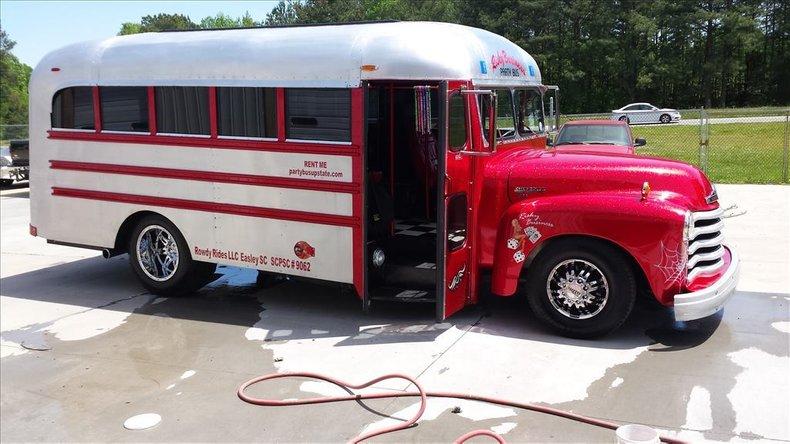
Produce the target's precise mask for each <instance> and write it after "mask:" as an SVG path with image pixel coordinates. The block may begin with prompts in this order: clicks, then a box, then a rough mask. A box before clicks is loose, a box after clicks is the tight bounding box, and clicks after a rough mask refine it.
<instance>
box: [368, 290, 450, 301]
mask: <svg viewBox="0 0 790 444" xmlns="http://www.w3.org/2000/svg"><path fill="white" fill-rule="evenodd" d="M370 299H371V300H374V301H397V302H420V303H431V304H433V303H435V302H436V295H435V294H434V292H433V291H426V290H408V289H403V288H394V287H379V288H376V289H374V290H372V291H371V292H370Z"/></svg>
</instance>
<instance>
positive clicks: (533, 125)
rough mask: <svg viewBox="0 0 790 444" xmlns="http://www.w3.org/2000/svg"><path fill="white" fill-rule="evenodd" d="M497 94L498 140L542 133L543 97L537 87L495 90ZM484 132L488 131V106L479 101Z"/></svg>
mask: <svg viewBox="0 0 790 444" xmlns="http://www.w3.org/2000/svg"><path fill="white" fill-rule="evenodd" d="M494 91H495V92H496V95H497V107H496V108H497V109H496V113H497V119H496V122H497V125H496V130H497V140H507V139H512V138H515V137H516V136H529V135H532V134H538V133H542V132H543V129H544V126H543V99H542V97H541V95H540V92H538V90H536V89H517V90H511V89H505V88H499V89H495V90H494ZM479 106H480V111H481V118H480V121H481V122H482V124H483V131H484V133H486V134H487V133H488V118H487V117H488V106H487V103H486V102H485V101H483V100H480V102H479Z"/></svg>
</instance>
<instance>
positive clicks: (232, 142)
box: [48, 130, 360, 157]
mask: <svg viewBox="0 0 790 444" xmlns="http://www.w3.org/2000/svg"><path fill="white" fill-rule="evenodd" d="M48 133H49V138H50V139H58V140H81V141H86V142H115V143H140V144H146V145H161V146H176V147H185V148H217V149H228V150H248V151H271V152H285V153H296V154H329V155H335V156H351V157H356V156H359V155H360V151H359V146H358V145H344V144H336V143H332V144H317V143H303V142H279V141H261V140H238V139H222V138H218V139H212V138H210V137H205V138H203V137H179V136H164V135H161V134H156V135H150V134H148V133H140V134H113V133H105V132H97V133H85V132H75V131H58V130H49V131H48Z"/></svg>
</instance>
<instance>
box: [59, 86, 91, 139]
mask: <svg viewBox="0 0 790 444" xmlns="http://www.w3.org/2000/svg"><path fill="white" fill-rule="evenodd" d="M50 118H51V119H52V122H51V123H52V128H66V129H95V125H94V120H93V88H92V87H90V86H74V87H71V88H65V89H61V90H60V91H58V92H57V93H55V97H53V98H52V114H51V115H50Z"/></svg>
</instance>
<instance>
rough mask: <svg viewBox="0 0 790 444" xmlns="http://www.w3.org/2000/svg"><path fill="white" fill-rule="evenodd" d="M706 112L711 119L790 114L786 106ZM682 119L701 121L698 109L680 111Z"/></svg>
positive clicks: (710, 110)
mask: <svg viewBox="0 0 790 444" xmlns="http://www.w3.org/2000/svg"><path fill="white" fill-rule="evenodd" d="M705 112H706V113H707V114H708V117H710V118H717V117H760V116H784V115H786V114H787V113H788V112H790V108H788V107H786V106H758V107H752V108H711V109H706V110H705ZM680 117H682V118H684V119H699V110H698V109H686V110H680Z"/></svg>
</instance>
